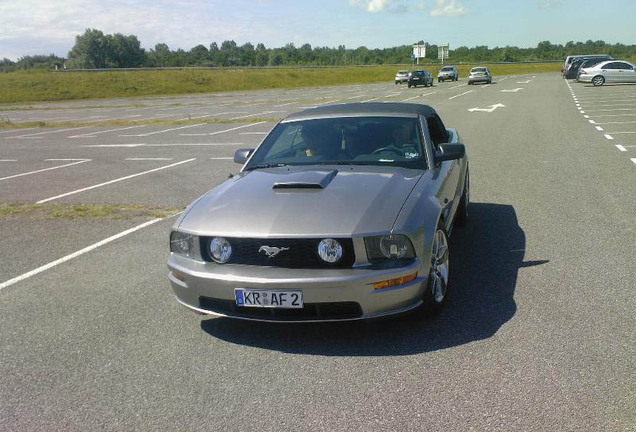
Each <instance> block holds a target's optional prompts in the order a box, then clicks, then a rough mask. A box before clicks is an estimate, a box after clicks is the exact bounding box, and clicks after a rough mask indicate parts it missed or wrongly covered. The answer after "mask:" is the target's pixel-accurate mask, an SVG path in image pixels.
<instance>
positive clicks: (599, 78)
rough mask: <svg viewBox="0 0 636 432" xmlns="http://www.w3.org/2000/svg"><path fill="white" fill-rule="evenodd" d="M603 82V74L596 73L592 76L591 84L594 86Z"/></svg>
mask: <svg viewBox="0 0 636 432" xmlns="http://www.w3.org/2000/svg"><path fill="white" fill-rule="evenodd" d="M603 84H605V77H604V76H603V75H596V76H595V77H594V78H592V85H593V86H594V87H600V86H602V85H603Z"/></svg>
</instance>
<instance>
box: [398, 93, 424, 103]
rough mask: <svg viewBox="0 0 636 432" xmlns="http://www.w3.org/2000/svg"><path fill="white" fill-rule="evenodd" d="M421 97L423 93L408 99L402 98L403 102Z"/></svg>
mask: <svg viewBox="0 0 636 432" xmlns="http://www.w3.org/2000/svg"><path fill="white" fill-rule="evenodd" d="M419 97H422V95H417V96H413V97H410V98H406V99H404V100H402V102H407V101H410V100H413V99H417V98H419Z"/></svg>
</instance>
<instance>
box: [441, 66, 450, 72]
mask: <svg viewBox="0 0 636 432" xmlns="http://www.w3.org/2000/svg"><path fill="white" fill-rule="evenodd" d="M452 70H453V68H452V67H450V66H449V67H443V68H442V71H443V72H449V71H452Z"/></svg>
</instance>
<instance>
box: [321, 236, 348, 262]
mask: <svg viewBox="0 0 636 432" xmlns="http://www.w3.org/2000/svg"><path fill="white" fill-rule="evenodd" d="M318 256H320V259H322V260H323V261H324V262H328V263H329V264H333V263H336V262H338V261H339V260H340V258H342V246H341V245H340V243H338V241H337V240H334V239H324V240H322V241H321V242H320V243H319V244H318Z"/></svg>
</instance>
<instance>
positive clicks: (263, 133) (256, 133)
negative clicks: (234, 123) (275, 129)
mask: <svg viewBox="0 0 636 432" xmlns="http://www.w3.org/2000/svg"><path fill="white" fill-rule="evenodd" d="M268 133H269V132H239V135H267V134H268Z"/></svg>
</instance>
